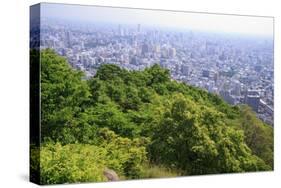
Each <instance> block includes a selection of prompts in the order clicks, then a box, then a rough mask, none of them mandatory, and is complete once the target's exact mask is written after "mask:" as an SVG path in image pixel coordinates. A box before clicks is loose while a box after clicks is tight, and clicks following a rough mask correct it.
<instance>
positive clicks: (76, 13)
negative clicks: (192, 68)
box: [41, 3, 273, 36]
mask: <svg viewBox="0 0 281 188" xmlns="http://www.w3.org/2000/svg"><path fill="white" fill-rule="evenodd" d="M41 5H42V7H41V17H49V18H62V19H68V20H79V21H87V22H89V21H90V22H109V23H117V24H122V23H123V24H142V25H154V26H164V27H177V28H190V29H194V30H202V31H212V32H226V33H239V34H250V35H264V36H273V18H271V17H255V16H236V15H220V14H206V13H205V14H203V13H190V12H173V11H152V10H142V9H128V8H110V7H95V6H82V5H64V4H48V3H43V4H41Z"/></svg>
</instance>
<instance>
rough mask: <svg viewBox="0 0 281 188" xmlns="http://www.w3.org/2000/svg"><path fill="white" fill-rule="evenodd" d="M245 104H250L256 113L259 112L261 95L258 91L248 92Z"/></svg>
mask: <svg viewBox="0 0 281 188" xmlns="http://www.w3.org/2000/svg"><path fill="white" fill-rule="evenodd" d="M245 103H246V104H248V105H249V106H250V107H252V109H253V110H254V111H255V112H258V111H259V105H260V95H259V92H258V91H257V90H248V91H247V92H246V96H245Z"/></svg>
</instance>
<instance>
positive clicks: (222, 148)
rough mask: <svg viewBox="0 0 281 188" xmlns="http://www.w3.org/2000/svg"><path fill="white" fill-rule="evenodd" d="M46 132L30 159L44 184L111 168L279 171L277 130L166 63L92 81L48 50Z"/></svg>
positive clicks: (154, 173)
mask: <svg viewBox="0 0 281 188" xmlns="http://www.w3.org/2000/svg"><path fill="white" fill-rule="evenodd" d="M36 126H38V125H36ZM41 132H42V134H41V139H42V144H41V147H40V153H38V152H36V149H34V151H33V150H32V151H33V152H32V156H31V157H32V159H33V163H32V164H33V166H32V169H33V170H34V171H36V170H39V168H40V181H41V183H42V184H55V183H69V182H86V181H108V179H107V178H106V176H105V175H104V171H105V170H106V169H111V170H114V171H115V172H116V173H117V174H118V176H119V178H120V179H139V178H155V177H171V176H184V175H201V174H216V173H229V172H250V171H265V170H272V169H273V129H272V127H270V126H268V125H266V124H264V123H263V122H262V121H260V120H259V119H258V118H256V116H255V114H254V112H253V111H252V110H251V109H250V108H249V107H247V106H230V105H228V104H227V103H226V102H224V101H223V100H222V99H221V98H220V97H219V96H217V95H214V94H210V93H208V92H206V91H204V90H202V89H199V88H195V87H193V86H189V85H186V84H184V83H179V82H176V81H174V80H172V79H171V77H170V74H169V71H168V70H166V69H163V68H161V67H160V66H159V65H154V66H152V67H150V68H147V69H145V70H143V71H128V70H125V69H121V68H119V67H118V66H115V65H111V64H105V65H102V66H101V67H100V68H99V69H98V71H97V74H96V75H95V77H93V78H91V79H89V80H87V79H85V76H84V74H83V73H82V72H80V71H77V70H74V69H73V68H72V67H71V66H70V65H69V64H68V62H67V61H66V59H65V58H63V57H60V56H58V55H57V54H56V53H55V52H54V51H52V50H43V51H41ZM34 147H35V146H34ZM38 156H40V160H36V157H38Z"/></svg>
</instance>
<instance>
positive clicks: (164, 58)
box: [40, 19, 274, 126]
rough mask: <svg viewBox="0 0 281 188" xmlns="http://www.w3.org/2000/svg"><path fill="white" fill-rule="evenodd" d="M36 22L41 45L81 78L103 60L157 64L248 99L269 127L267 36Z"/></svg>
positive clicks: (139, 66)
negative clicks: (77, 70) (75, 70)
mask: <svg viewBox="0 0 281 188" xmlns="http://www.w3.org/2000/svg"><path fill="white" fill-rule="evenodd" d="M42 23H43V24H42V25H41V31H40V32H41V38H40V46H41V49H44V48H52V49H54V50H55V51H56V52H57V53H58V54H60V55H62V56H65V57H66V58H67V59H68V61H69V63H70V64H71V65H72V66H73V67H74V68H76V69H79V70H82V71H84V72H85V74H86V77H92V76H94V75H95V73H96V70H97V68H98V67H99V66H100V65H101V64H104V63H111V64H116V65H118V66H121V67H123V68H125V69H128V70H143V69H145V68H146V67H149V66H151V65H153V64H155V63H157V64H159V65H161V66H162V67H164V68H167V69H169V70H170V72H171V76H172V78H173V79H175V80H178V81H181V82H185V83H187V84H191V85H194V86H197V87H200V88H204V89H206V90H208V91H209V92H212V93H216V94H218V95H220V96H221V97H222V98H223V99H224V100H225V101H227V102H228V103H229V104H232V105H236V104H248V105H249V106H250V107H251V108H252V109H253V110H254V111H255V112H256V113H257V115H258V117H259V118H260V119H262V120H263V121H264V122H266V123H268V124H270V125H272V126H273V115H274V110H273V107H274V102H273V94H274V82H273V78H274V69H273V68H274V62H273V38H270V37H261V36H246V35H242V34H227V33H211V32H206V31H193V30H187V29H177V28H163V27H161V26H159V27H156V26H153V27H152V26H150V27H148V26H144V25H141V24H138V23H136V24H134V25H133V24H130V25H126V24H102V23H84V24H82V23H75V22H67V21H59V20H51V19H50V20H44V22H42Z"/></svg>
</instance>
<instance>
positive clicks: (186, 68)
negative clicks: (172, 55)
mask: <svg viewBox="0 0 281 188" xmlns="http://www.w3.org/2000/svg"><path fill="white" fill-rule="evenodd" d="M181 72H182V74H183V75H184V76H188V74H189V66H188V65H185V64H183V65H181Z"/></svg>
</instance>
